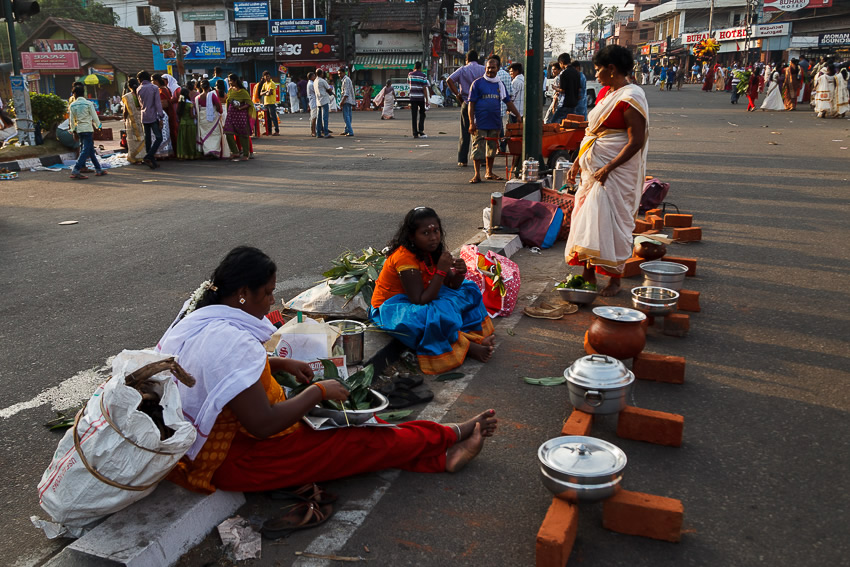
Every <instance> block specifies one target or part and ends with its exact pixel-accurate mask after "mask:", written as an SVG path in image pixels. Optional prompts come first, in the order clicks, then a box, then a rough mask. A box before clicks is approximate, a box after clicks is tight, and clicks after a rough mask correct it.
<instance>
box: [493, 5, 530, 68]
mask: <svg viewBox="0 0 850 567" xmlns="http://www.w3.org/2000/svg"><path fill="white" fill-rule="evenodd" d="M525 34H526V27H525V24H524V23H523V22H521V21H519V20H517V19H515V18H513V17H512V16H510V15H507V16H505V17H504V18H502V19H501V20H499V21H498V22H496V29H495V44H494V51H495V52H496V54H497V55H498V56H499V57H501V58H502V64H503V65H506V64H507V63H508V61H523V60H524V59H525V55H524V54H525Z"/></svg>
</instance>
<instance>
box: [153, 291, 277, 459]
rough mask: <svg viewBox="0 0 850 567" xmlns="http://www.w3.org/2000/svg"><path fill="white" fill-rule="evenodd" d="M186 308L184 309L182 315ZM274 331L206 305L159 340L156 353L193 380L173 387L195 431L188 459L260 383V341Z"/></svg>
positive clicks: (263, 359) (265, 321) (262, 359)
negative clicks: (231, 406) (224, 413)
mask: <svg viewBox="0 0 850 567" xmlns="http://www.w3.org/2000/svg"><path fill="white" fill-rule="evenodd" d="M187 304H188V302H187ZM185 309H186V305H184V306H183V309H181V310H180V312H181V313H182V312H183V311H184V310H185ZM178 319H179V316H178ZM274 332H275V326H274V325H272V324H271V323H270V322H269V320H268V319H266V318H265V317H263V318H262V319H257V318H256V317H254V316H253V315H249V314H248V313H245V312H244V311H242V310H241V309H234V308H233V307H228V306H226V305H209V306H207V307H202V308H201V309H198V310H196V311H193V312H192V313H190V314H189V315H187V316H186V317H185V318H183V319H182V320H178V321H176V322H175V323H172V325H171V327H170V328H169V329H168V331H166V332H165V334H164V335H163V336H162V338H161V339H160V340H159V344H158V345H157V347H156V348H157V350H158V351H160V352H162V353H166V354H171V355H174V356H177V360H178V361H179V363H180V365H181V366H182V367H183V368H184V369H185V370H186V372H188V373H189V374H191V375H192V376H194V377H195V380H197V383H196V384H195V386H194V387H192V388H188V387H186V386H185V385H183V384H182V383H179V382H178V383H177V386H178V389H179V391H180V400H181V402H182V403H183V414H184V415H185V416H186V419H188V420H189V421H191V422H192V424H193V425H194V426H195V429H196V430H197V432H198V436H197V438H196V440H195V443H194V444H193V445H192V447H191V448H190V449H189V451H188V452H187V453H186V454H187V455H188V456H189V458H190V459H194V458H195V457H196V456H197V454H198V453H199V452H200V450H201V447H203V445H204V443H205V442H206V440H207V436H208V435H209V434H210V431H211V430H212V427H213V425H214V424H215V420H216V418H218V415H219V414H220V413H221V410H222V409H223V408H224V406H225V405H227V404H228V403H230V401H231V400H233V398H235V397H236V396H237V395H238V394H240V393H241V392H243V391H244V390H246V389H247V388H248V387H250V386H252V385H253V384H255V383H256V382H258V381H259V380H260V376H261V375H262V373H263V369H264V368H265V365H266V358H267V357H266V350H265V348H264V347H263V343H265V342H266V341H268V340H269V338H271V336H272V334H273V333H274Z"/></svg>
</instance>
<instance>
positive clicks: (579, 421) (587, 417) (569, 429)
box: [561, 409, 593, 435]
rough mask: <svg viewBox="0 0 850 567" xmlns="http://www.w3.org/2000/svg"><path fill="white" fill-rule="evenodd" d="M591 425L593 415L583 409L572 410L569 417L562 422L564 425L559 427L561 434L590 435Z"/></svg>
mask: <svg viewBox="0 0 850 567" xmlns="http://www.w3.org/2000/svg"><path fill="white" fill-rule="evenodd" d="M592 426H593V416H592V415H591V414H589V413H584V412H583V411H578V410H577V409H574V410H573V413H571V414H570V417H569V419H567V421H565V422H564V427H562V428H561V435H590V428H591V427H592Z"/></svg>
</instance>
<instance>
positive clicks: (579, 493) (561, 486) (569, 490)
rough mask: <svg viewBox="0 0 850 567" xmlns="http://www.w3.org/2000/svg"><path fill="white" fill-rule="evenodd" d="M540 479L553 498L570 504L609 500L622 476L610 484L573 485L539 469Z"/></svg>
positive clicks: (618, 485) (617, 487)
mask: <svg viewBox="0 0 850 567" xmlns="http://www.w3.org/2000/svg"><path fill="white" fill-rule="evenodd" d="M540 478H541V479H542V480H543V486H545V487H546V488H548V489H549V492H551V493H552V494H554V495H555V498H560V499H561V500H568V501H570V502H578V501H582V502H598V501H599V500H605V499H606V498H611V497H612V496H614V494H616V492H617V491H618V490H619V489H620V481H621V480H623V475H620V476H618V477H617V478H615V479H614V480H612V481H610V482H605V483H602V484H595V485H593V486H588V485H586V484H575V483H572V482H567V481H565V480H558V479H557V478H554V477H552V476H550V475H549V474H548V473H547V472H546V471H545V470H544V469H543V467H540Z"/></svg>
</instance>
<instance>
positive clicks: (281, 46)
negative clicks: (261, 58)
mask: <svg viewBox="0 0 850 567" xmlns="http://www.w3.org/2000/svg"><path fill="white" fill-rule="evenodd" d="M339 53H340V49H339V45H338V44H337V39H336V36H333V35H310V36H291V37H276V38H274V60H275V61H278V62H286V61H327V60H331V59H339Z"/></svg>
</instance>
